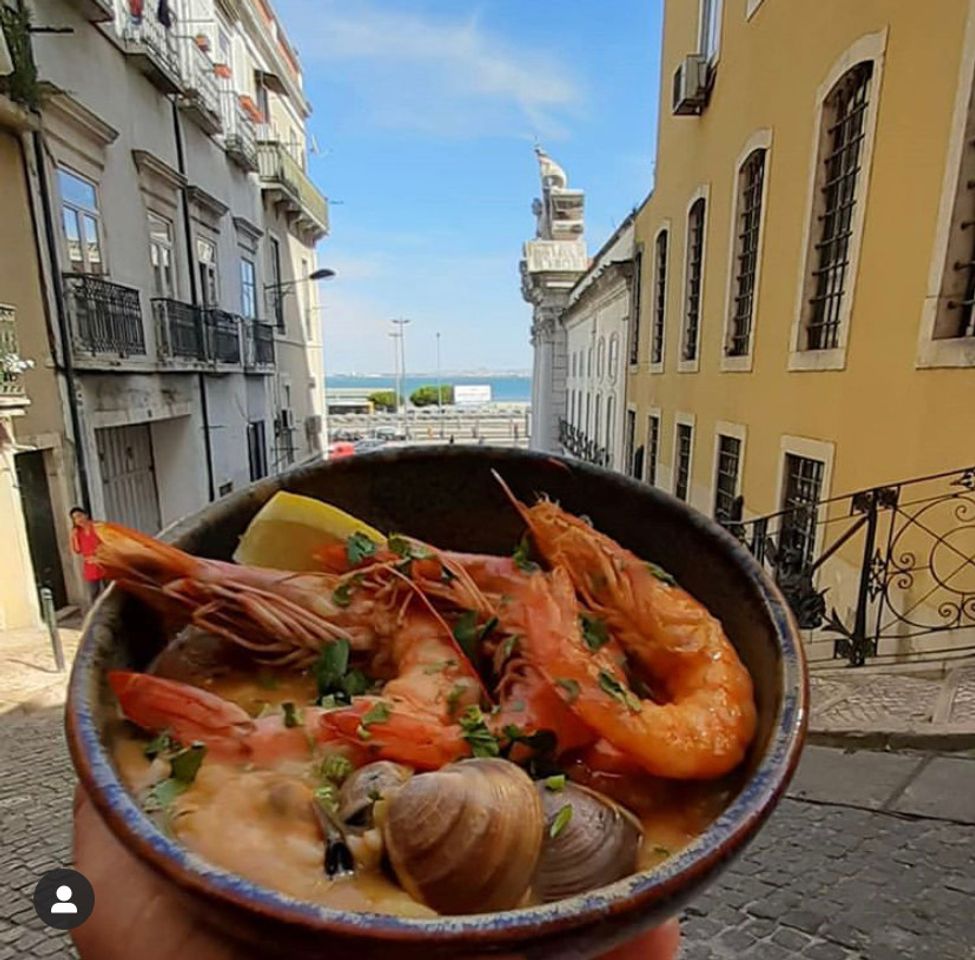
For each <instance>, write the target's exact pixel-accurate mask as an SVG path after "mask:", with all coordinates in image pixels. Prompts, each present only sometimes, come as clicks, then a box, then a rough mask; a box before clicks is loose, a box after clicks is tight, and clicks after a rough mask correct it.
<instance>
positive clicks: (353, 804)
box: [339, 760, 413, 827]
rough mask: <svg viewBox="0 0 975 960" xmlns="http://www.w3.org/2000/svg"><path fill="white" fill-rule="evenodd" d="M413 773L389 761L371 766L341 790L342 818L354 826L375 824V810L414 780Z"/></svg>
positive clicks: (365, 768) (348, 779)
mask: <svg viewBox="0 0 975 960" xmlns="http://www.w3.org/2000/svg"><path fill="white" fill-rule="evenodd" d="M411 776H413V771H412V770H411V769H410V768H409V767H404V766H402V765H401V764H398V763H391V762H390V761H389V760H379V761H377V762H376V763H367V764H366V765H365V766H364V767H359V769H358V770H354V771H353V772H352V773H350V774H349V776H348V777H347V778H346V780H345V782H344V783H343V784H342V789H341V790H340V791H339V819H340V820H342V821H343V822H344V823H347V824H349V825H350V826H360V827H369V826H371V825H372V807H373V804H374V803H375V802H376V801H377V800H381V799H383V798H385V797H387V796H388V795H389V794H390V793H391V792H392V791H393V790H396V789H398V788H399V787H401V786H402V785H403V784H404V783H406V781H407V780H409V779H410V777H411Z"/></svg>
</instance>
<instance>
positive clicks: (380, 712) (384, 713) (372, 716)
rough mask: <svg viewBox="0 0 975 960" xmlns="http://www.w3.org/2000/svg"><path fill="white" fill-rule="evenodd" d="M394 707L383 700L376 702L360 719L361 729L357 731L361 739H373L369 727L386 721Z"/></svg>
mask: <svg viewBox="0 0 975 960" xmlns="http://www.w3.org/2000/svg"><path fill="white" fill-rule="evenodd" d="M392 712H393V711H392V709H391V708H390V706H389V704H388V703H383V702H382V700H379V701H377V702H376V703H374V704H373V705H372V706H371V707H370V708H369V709H368V710H367V711H366V712H365V713H364V714H363V716H362V720H360V721H359V729H358V730H356V733H357V734H358V736H359V739H360V740H371V739H372V734H371V733H370V732H369V728H370V727H371V726H372V725H373V724H374V723H385V722H386V721H387V720H388V719H389V717H390V715H391V714H392Z"/></svg>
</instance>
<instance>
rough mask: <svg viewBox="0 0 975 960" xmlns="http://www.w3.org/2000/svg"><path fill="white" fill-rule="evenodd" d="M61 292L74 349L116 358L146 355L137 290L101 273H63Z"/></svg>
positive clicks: (144, 335) (93, 354)
mask: <svg viewBox="0 0 975 960" xmlns="http://www.w3.org/2000/svg"><path fill="white" fill-rule="evenodd" d="M64 293H65V300H66V302H67V310H68V317H69V321H70V325H71V338H72V341H73V343H74V347H75V352H76V353H87V354H90V355H91V356H97V355H102V356H106V355H107V356H111V357H115V358H118V359H124V358H125V357H131V356H143V357H144V356H145V354H146V333H145V328H144V326H143V323H142V304H141V302H140V300H139V291H138V290H135V289H134V288H132V287H123V286H122V285H121V284H119V283H112V282H111V281H109V280H106V279H104V278H103V277H98V276H93V275H90V274H84V273H66V274H64Z"/></svg>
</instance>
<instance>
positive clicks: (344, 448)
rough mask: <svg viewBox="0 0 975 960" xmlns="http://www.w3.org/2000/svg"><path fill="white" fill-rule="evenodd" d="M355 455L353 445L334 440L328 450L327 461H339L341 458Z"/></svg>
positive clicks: (344, 441) (346, 441) (345, 441)
mask: <svg viewBox="0 0 975 960" xmlns="http://www.w3.org/2000/svg"><path fill="white" fill-rule="evenodd" d="M354 453H355V444H354V443H350V442H349V441H348V440H336V441H335V443H333V444H332V445H331V446H330V447H329V448H328V459H329V460H339V459H341V458H342V457H351V456H352V455H353V454H354Z"/></svg>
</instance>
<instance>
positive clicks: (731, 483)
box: [714, 435, 741, 520]
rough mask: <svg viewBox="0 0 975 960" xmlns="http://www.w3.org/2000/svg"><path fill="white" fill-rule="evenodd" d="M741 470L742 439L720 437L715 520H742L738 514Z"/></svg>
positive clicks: (715, 492) (715, 485) (715, 486)
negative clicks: (739, 475)
mask: <svg viewBox="0 0 975 960" xmlns="http://www.w3.org/2000/svg"><path fill="white" fill-rule="evenodd" d="M740 470H741V440H739V439H738V438H737V437H726V436H724V435H721V436H719V437H718V464H717V473H716V476H715V483H714V518H715V520H740V519H741V517H740V516H738V514H739V513H740V507H739V505H738V502H737V501H738V474H739V472H740Z"/></svg>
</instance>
